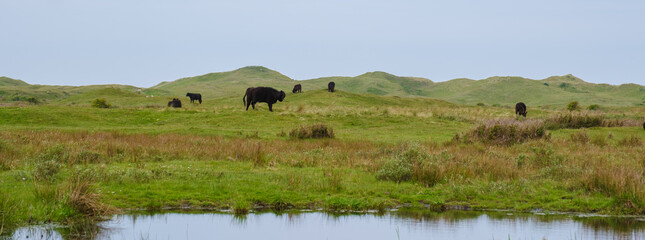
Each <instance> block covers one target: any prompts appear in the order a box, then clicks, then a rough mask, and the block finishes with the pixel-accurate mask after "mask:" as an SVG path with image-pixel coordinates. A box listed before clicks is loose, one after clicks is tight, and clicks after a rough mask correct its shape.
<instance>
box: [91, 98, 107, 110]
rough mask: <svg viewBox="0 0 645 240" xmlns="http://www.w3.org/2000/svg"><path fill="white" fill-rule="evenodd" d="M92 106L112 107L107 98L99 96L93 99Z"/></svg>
mask: <svg viewBox="0 0 645 240" xmlns="http://www.w3.org/2000/svg"><path fill="white" fill-rule="evenodd" d="M92 107H95V108H109V107H111V105H110V104H108V103H107V102H106V101H105V99H103V98H97V99H94V101H92Z"/></svg>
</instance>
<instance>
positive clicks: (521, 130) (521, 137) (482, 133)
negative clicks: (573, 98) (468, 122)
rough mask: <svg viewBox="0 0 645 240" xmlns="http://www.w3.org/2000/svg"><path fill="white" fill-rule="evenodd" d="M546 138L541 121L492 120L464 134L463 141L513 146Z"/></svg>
mask: <svg viewBox="0 0 645 240" xmlns="http://www.w3.org/2000/svg"><path fill="white" fill-rule="evenodd" d="M548 137H549V136H548V134H547V133H546V131H545V127H544V122H543V121H542V120H538V119H529V120H524V121H519V120H515V119H493V120H489V121H486V122H483V123H481V124H480V125H479V126H477V127H476V128H474V129H472V130H471V131H470V132H468V133H466V134H464V137H463V140H464V141H480V142H484V143H492V144H514V143H521V142H525V141H528V140H533V139H545V138H548Z"/></svg>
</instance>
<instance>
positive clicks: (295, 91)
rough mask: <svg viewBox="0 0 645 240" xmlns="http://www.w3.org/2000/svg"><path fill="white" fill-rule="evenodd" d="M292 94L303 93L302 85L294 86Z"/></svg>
mask: <svg viewBox="0 0 645 240" xmlns="http://www.w3.org/2000/svg"><path fill="white" fill-rule="evenodd" d="M291 92H292V93H297V92H299V93H301V92H302V85H300V84H296V85H295V86H293V90H291Z"/></svg>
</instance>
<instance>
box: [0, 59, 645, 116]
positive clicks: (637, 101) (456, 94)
mask: <svg viewBox="0 0 645 240" xmlns="http://www.w3.org/2000/svg"><path fill="white" fill-rule="evenodd" d="M330 81H334V82H336V88H337V89H339V90H342V91H345V92H350V93H357V94H374V95H379V96H399V97H429V98H434V99H441V100H444V101H449V102H452V103H458V104H467V105H476V104H478V103H483V104H486V105H489V106H490V105H499V106H511V107H512V106H514V104H515V103H517V102H520V101H522V102H524V103H526V104H528V105H529V106H533V107H538V106H550V107H557V106H563V105H566V104H567V103H569V102H571V101H574V100H576V101H578V102H580V103H581V104H583V105H585V106H587V105H591V104H599V105H601V106H643V105H645V86H641V85H637V84H622V85H619V86H614V85H608V84H593V83H587V82H584V81H583V80H582V79H579V78H577V77H575V76H573V75H564V76H553V77H549V78H546V79H542V80H533V79H527V78H522V77H508V76H495V77H490V78H487V79H482V80H471V79H463V78H461V79H453V80H449V81H445V82H432V81H430V80H428V79H424V78H417V77H401V76H395V75H392V74H389V73H385V72H368V73H365V74H361V75H358V76H354V77H323V78H317V79H308V80H299V81H296V80H294V79H291V78H289V77H288V76H285V75H283V74H281V73H279V72H277V71H274V70H271V69H268V68H265V67H260V66H249V67H243V68H240V69H237V70H233V71H229V72H218V73H208V74H204V75H200V76H194V77H186V78H181V79H178V80H175V81H171V82H162V83H160V84H158V85H156V86H153V87H150V88H137V87H133V86H123V85H102V86H96V85H95V86H79V87H74V86H44V85H29V84H26V83H25V82H22V81H20V80H14V79H10V78H6V77H3V78H0V104H4V105H6V104H7V102H11V101H13V100H17V99H18V100H19V99H24V98H28V97H35V98H37V99H39V100H41V101H46V102H49V101H58V100H62V101H67V102H74V99H78V98H82V97H78V96H75V95H79V94H86V95H87V94H91V95H94V96H95V95H98V94H97V93H100V91H101V90H102V89H104V88H106V87H111V88H117V89H121V90H123V91H125V92H129V93H134V94H139V95H148V96H149V97H151V96H156V97H171V98H172V97H184V96H185V94H186V92H200V93H202V94H203V95H204V97H207V98H225V97H232V96H238V95H241V94H242V93H244V91H245V89H246V88H247V87H251V86H271V87H274V88H276V89H279V90H283V91H285V92H290V91H291V89H292V88H293V86H294V85H295V84H302V87H303V90H304V91H305V92H308V91H312V90H318V89H325V88H327V83H328V82H330ZM97 91H98V92H97Z"/></svg>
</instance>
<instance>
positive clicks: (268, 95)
mask: <svg viewBox="0 0 645 240" xmlns="http://www.w3.org/2000/svg"><path fill="white" fill-rule="evenodd" d="M335 86H336V83H334V82H329V84H327V90H328V91H329V92H334V87H335ZM291 92H292V93H302V85H300V84H296V85H295V86H293V90H291ZM286 95H287V94H285V93H284V91H278V90H276V89H275V88H271V87H250V88H247V89H246V92H245V93H244V97H242V102H243V103H244V106H245V107H246V110H247V111H248V110H249V106H251V107H253V109H255V104H256V103H259V102H264V103H267V104H268V105H269V111H271V112H273V104H276V103H277V102H278V101H280V102H282V101H284V98H285V97H286ZM186 97H189V98H190V103H195V101H198V102H199V104H201V103H202V95H201V94H199V93H186ZM168 107H174V108H180V107H181V101H180V100H179V99H178V98H173V99H172V100H171V101H170V102H168Z"/></svg>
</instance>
